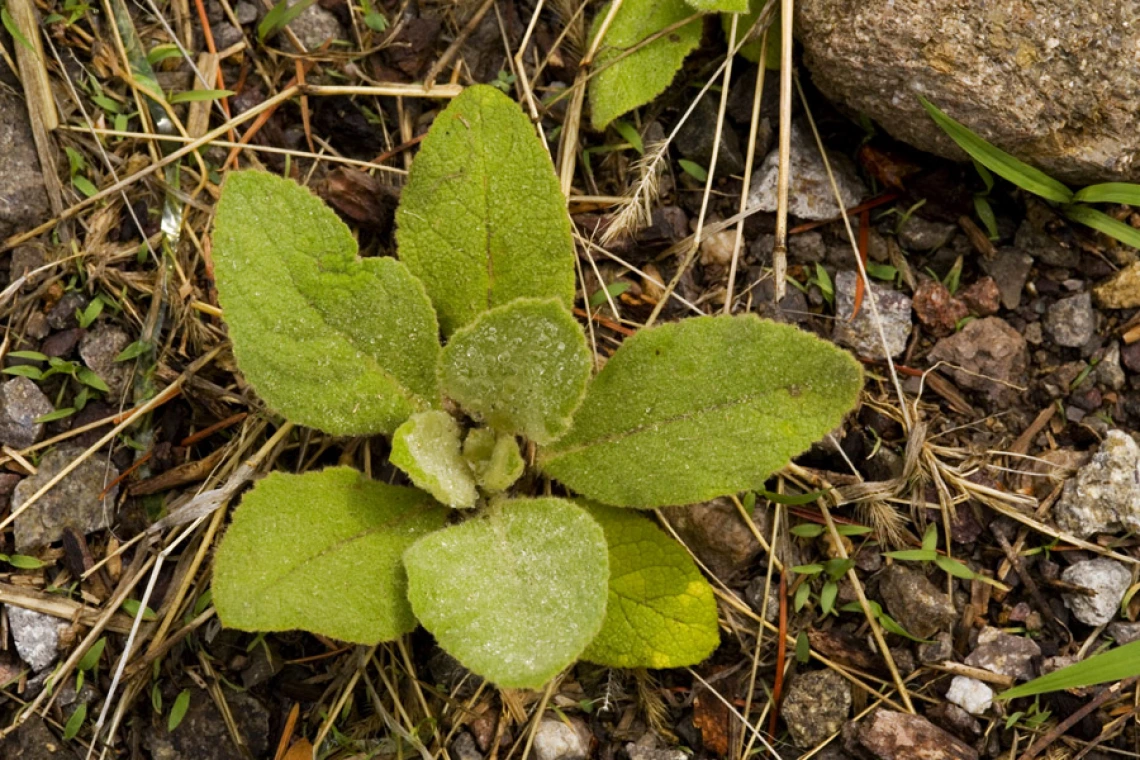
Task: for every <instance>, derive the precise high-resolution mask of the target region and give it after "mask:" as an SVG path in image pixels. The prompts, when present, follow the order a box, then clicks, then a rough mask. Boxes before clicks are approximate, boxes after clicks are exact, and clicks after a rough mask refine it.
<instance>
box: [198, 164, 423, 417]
mask: <svg viewBox="0 0 1140 760" xmlns="http://www.w3.org/2000/svg"><path fill="white" fill-rule="evenodd" d="M213 243H214V247H213V256H214V273H215V277H216V278H217V285H218V297H219V300H220V301H221V305H222V309H223V310H224V311H225V319H226V324H227V325H228V326H229V332H230V338H231V339H232V340H233V344H234V355H235V356H236V358H237V362H238V366H239V367H240V368H241V370H242V373H243V374H244V375H245V378H246V379H247V380H248V381H249V383H250V385H252V386H253V388H254V390H256V391H257V393H258V395H260V396H261V398H262V399H264V400H265V403H266V404H268V405H269V406H270V407H272V408H273V409H274V410H276V411H278V412H280V413H281V414H283V415H285V416H286V417H287V418H288V419H290V420H292V421H293V422H297V423H300V424H302V425H308V426H310V427H314V428H318V429H320V430H324V431H325V432H328V433H332V434H334V435H368V434H374V433H391V432H392V431H393V430H395V429H396V426H397V425H399V424H400V423H401V422H403V421H404V420H405V419H407V418H408V415H410V414H412V413H413V412H416V411H420V410H423V409H428V408H430V407H433V406H435V405H437V404H438V402H439V388H438V384H437V380H436V371H435V368H436V362H437V359H438V355H439V328H438V326H437V323H436V319H435V313H434V312H433V311H432V307H431V302H430V301H429V300H428V298H427V295H426V293H425V292H424V288H423V286H422V285H421V284H420V283H419V282H417V281H416V278H415V277H413V276H412V275H411V273H410V272H408V269H407V267H406V266H404V265H403V264H402V263H400V262H398V261H396V260H395V259H391V258H368V259H361V258H358V256H357V248H356V242H355V241H354V240H353V238H352V234H351V233H350V232H349V230H348V227H346V226H345V225H344V224H343V223H342V222H341V221H340V219H338V218H337V216H336V214H335V213H334V212H333V211H332V210H331V209H330V208H328V207H327V206H325V204H324V203H322V202H321V201H320V200H319V199H318V198H317V197H316V196H314V195H313V194H312V193H310V192H309V191H308V190H307V189H305V188H304V187H301V186H300V185H298V184H297V183H295V182H293V181H291V180H287V179H282V178H280V177H277V176H274V175H272V174H268V173H265V172H254V171H243V172H231V173H230V174H229V175H228V177H227V178H226V184H225V188H224V190H223V191H222V199H221V201H219V203H218V213H217V221H216V224H215V227H214V237H213Z"/></svg>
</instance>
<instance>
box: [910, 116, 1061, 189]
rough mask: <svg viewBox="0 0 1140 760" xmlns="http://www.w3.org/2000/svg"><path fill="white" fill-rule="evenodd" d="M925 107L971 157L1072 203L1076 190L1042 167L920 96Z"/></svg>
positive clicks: (998, 172)
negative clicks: (988, 140) (1001, 148)
mask: <svg viewBox="0 0 1140 760" xmlns="http://www.w3.org/2000/svg"><path fill="white" fill-rule="evenodd" d="M918 99H919V100H920V101H922V107H923V108H925V109H926V112H927V113H928V114H930V118H932V119H934V122H935V123H936V124H937V125H938V126H939V127H941V128H942V131H943V132H945V133H946V134H948V135H949V136H950V139H952V140H953V141H954V142H956V143H958V146H959V147H960V148H961V149H962V150H964V151H966V152H967V153H968V154H970V157H971V158H973V159H974V160H975V161H977V162H978V163H980V164H981V165H982V166H984V167H986V168H987V169H989V170H990V171H992V172H993V173H994V174H996V175H998V176H999V177H1003V178H1005V179H1007V180H1009V181H1010V182H1012V183H1013V184H1015V185H1017V186H1018V187H1020V188H1021V189H1022V190H1027V191H1029V192H1031V193H1033V194H1034V195H1040V196H1041V197H1042V198H1045V199H1046V200H1050V201H1056V202H1057V203H1069V202H1071V201H1072V200H1073V191H1072V190H1070V189H1069V188H1067V187H1065V186H1064V185H1062V184H1061V183H1060V182H1058V181H1057V180H1055V179H1053V178H1052V177H1050V176H1049V175H1048V174H1046V173H1045V172H1043V171H1041V170H1040V169H1034V168H1033V167H1032V166H1030V165H1029V164H1027V163H1025V162H1024V161H1022V160H1020V159H1018V158H1014V157H1013V156H1011V155H1009V154H1008V153H1006V152H1005V151H1003V150H1000V149H999V148H997V147H995V146H993V145H990V144H989V143H988V142H986V141H985V140H983V139H982V138H980V137H978V136H977V135H976V134H974V133H973V132H971V131H970V129H969V128H968V127H966V126H964V125H963V124H960V123H958V122H957V121H954V120H953V119H951V118H950V117H949V116H947V115H946V114H945V113H943V112H942V111H941V110H940V109H939V108H938V106H936V105H934V104H933V103H931V102H930V101H929V100H927V99H926V98H924V97H922V96H921V95H920V96H919V98H918Z"/></svg>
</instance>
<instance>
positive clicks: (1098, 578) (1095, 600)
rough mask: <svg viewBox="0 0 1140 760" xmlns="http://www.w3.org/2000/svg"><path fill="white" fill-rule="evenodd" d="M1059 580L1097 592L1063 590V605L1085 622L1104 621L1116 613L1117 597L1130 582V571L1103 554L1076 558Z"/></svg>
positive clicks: (1121, 595)
mask: <svg viewBox="0 0 1140 760" xmlns="http://www.w3.org/2000/svg"><path fill="white" fill-rule="evenodd" d="M1061 580H1063V581H1065V582H1066V583H1075V584H1077V585H1078V586H1084V587H1085V588H1087V589H1091V590H1092V591H1095V592H1096V593H1095V594H1094V595H1093V596H1085V595H1083V594H1063V595H1062V598H1063V599H1064V600H1065V606H1066V607H1068V608H1069V609H1070V610H1072V612H1073V617H1075V618H1076V619H1077V620H1080V621H1081V622H1082V623H1084V624H1085V625H1092V626H1096V625H1104V624H1105V623H1107V622H1109V621H1110V620H1112V619H1113V618H1114V617H1116V613H1117V612H1118V611H1119V608H1120V600H1121V599H1123V598H1124V592H1125V591H1127V590H1128V586H1129V584H1130V583H1131V582H1132V573H1130V572H1128V569H1127V568H1126V567H1124V565H1122V564H1121V563H1119V562H1117V561H1116V560H1113V559H1105V558H1103V557H1100V558H1097V559H1090V560H1086V561H1084V562H1078V563H1076V564H1075V565H1073V566H1072V567H1069V568H1067V569H1066V570H1065V572H1063V573H1061Z"/></svg>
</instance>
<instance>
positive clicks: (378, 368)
mask: <svg viewBox="0 0 1140 760" xmlns="http://www.w3.org/2000/svg"><path fill="white" fill-rule="evenodd" d="M314 261H315V259H314ZM350 266H353V267H355V268H356V271H355V272H353V275H354V276H355V275H356V274H363V275H365V276H367V277H373V278H374V279H377V278H376V277H375V275H372V274H371V273H370V272H369V271H368V270H367V269H365V268H364V266H363V265H362V263H361V260H360V257H359V256H356V255H354V256H353V261H352V264H351V265H350ZM284 267H285V273H286V274H287V275H288V276H289V280H290V282H292V283H293V289H294V290H295V291H296V293H297V295H299V296H300V297H301V298H302V299H303V300H304V302H305V303H306V304H307V305H308V306H309V308H310V309H312V310H313V312H314V313H315V314H316V315H317V318H318V319H320V320H321V324H323V325H325V327H327V328H328V329H329V330H330V331H331V332H332V333H333V334H334V335H336V336H338V337H339V338H341V339H342V340H344V341H345V342H346V343H347V344H348V345H350V346H351V347H352V348H353V349H354V350H356V351H359V352H360V353H361V354H363V355H364V356H365V357H366V358H367V360H368V362H369V364H370V365H371V368H372V369H373V370H374V371H375V372H376V373H377V374H378V375H380V376H381V377H383V378H385V379H386V380H388V381H389V382H390V383H391V384H392V385H393V386H394V387H395V389H396V392H397V393H398V394H399V395H400V397H401V398H403V399H404V400H405V401H407V402H408V403H409V404H411V405H412V408H414V409H417V410H423V409H427V408H430V407H431V404H430V403H427V402H426V401H425V399H423V398H422V397H421V396H420V395H419V394H418V393H415V392H414V391H413V390H412V389H411V388H409V387H408V386H407V385H406V384H405V383H404V381H403V379H402V378H399V377H397V376H396V375H395V374H394V373H393V372H392V371H391V370H390V369H387V368H386V367H384V366H383V365H381V364H380V360H379V359H377V358H376V357H375V356H373V355H372V354H371V353H370V352H369V351H368V350H367V348H365V347H362V346H360V345H359V344H357V342H356V341H355V340H354V339H353V337H352V335H351V334H350V333H347V332H345V331H344V330H342V329H340V328H337V327H334V326H333V325H332V324H331V323H330V322H329V320H328V317H327V316H326V314H325V312H324V310H323V309H322V308H321V307H320V306H319V305H318V304H317V302H316V301H314V300H313V299H312V298H311V297H310V296H309V294H308V293H306V292H305V291H304V289H302V288H301V286H300V285H299V284H298V283H297V278H296V277H295V276H294V274H293V269H292V268H291V267H290V266H289V265H288V264H284Z"/></svg>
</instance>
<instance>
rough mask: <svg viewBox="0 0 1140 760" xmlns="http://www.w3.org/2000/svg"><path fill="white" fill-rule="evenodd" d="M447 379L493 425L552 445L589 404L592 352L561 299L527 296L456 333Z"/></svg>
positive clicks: (444, 370)
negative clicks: (586, 402) (586, 398)
mask: <svg viewBox="0 0 1140 760" xmlns="http://www.w3.org/2000/svg"><path fill="white" fill-rule="evenodd" d="M440 377H441V380H442V385H443V392H444V393H445V394H446V395H447V396H450V397H451V398H452V399H454V400H455V401H456V402H458V403H459V405H460V406H462V407H463V408H464V410H466V411H468V412H470V413H472V414H473V415H474V416H476V417H478V418H481V419H482V420H483V421H484V422H486V423H487V424H488V425H490V426H491V427H493V428H496V429H497V430H502V431H506V432H509V433H520V434H522V435H525V436H526V437H528V438H530V439H531V440H533V441H536V442H538V443H550V442H551V441H553V440H555V439H556V438H558V437H559V436H560V435H562V434H563V433H565V432H566V431H567V430H568V429H569V428H570V418H571V416H572V415H573V414H574V410H575V409H577V408H578V405H579V404H580V403H581V402H582V396H583V395H584V394H585V392H586V383H587V382H588V381H589V379H590V351H589V349H588V348H587V347H586V336H585V335H584V334H583V332H582V328H581V327H580V326H579V325H578V323H577V322H576V321H574V317H572V316H571V315H570V312H569V311H567V310H566V308H565V307H564V306H563V305H562V304H561V303H559V302H558V301H556V300H553V299H551V300H545V301H540V300H535V299H519V300H517V301H514V302H512V303H509V304H507V305H506V306H500V307H498V308H496V309H492V310H491V311H488V312H485V313H484V314H481V315H480V316H479V318H478V319H476V320H475V321H474V322H472V323H471V324H470V325H468V326H467V327H464V328H463V329H462V330H459V331H458V332H456V333H455V335H453V336H452V337H451V340H450V341H449V342H448V344H447V347H446V348H444V350H443V355H442V357H441V359H440Z"/></svg>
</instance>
